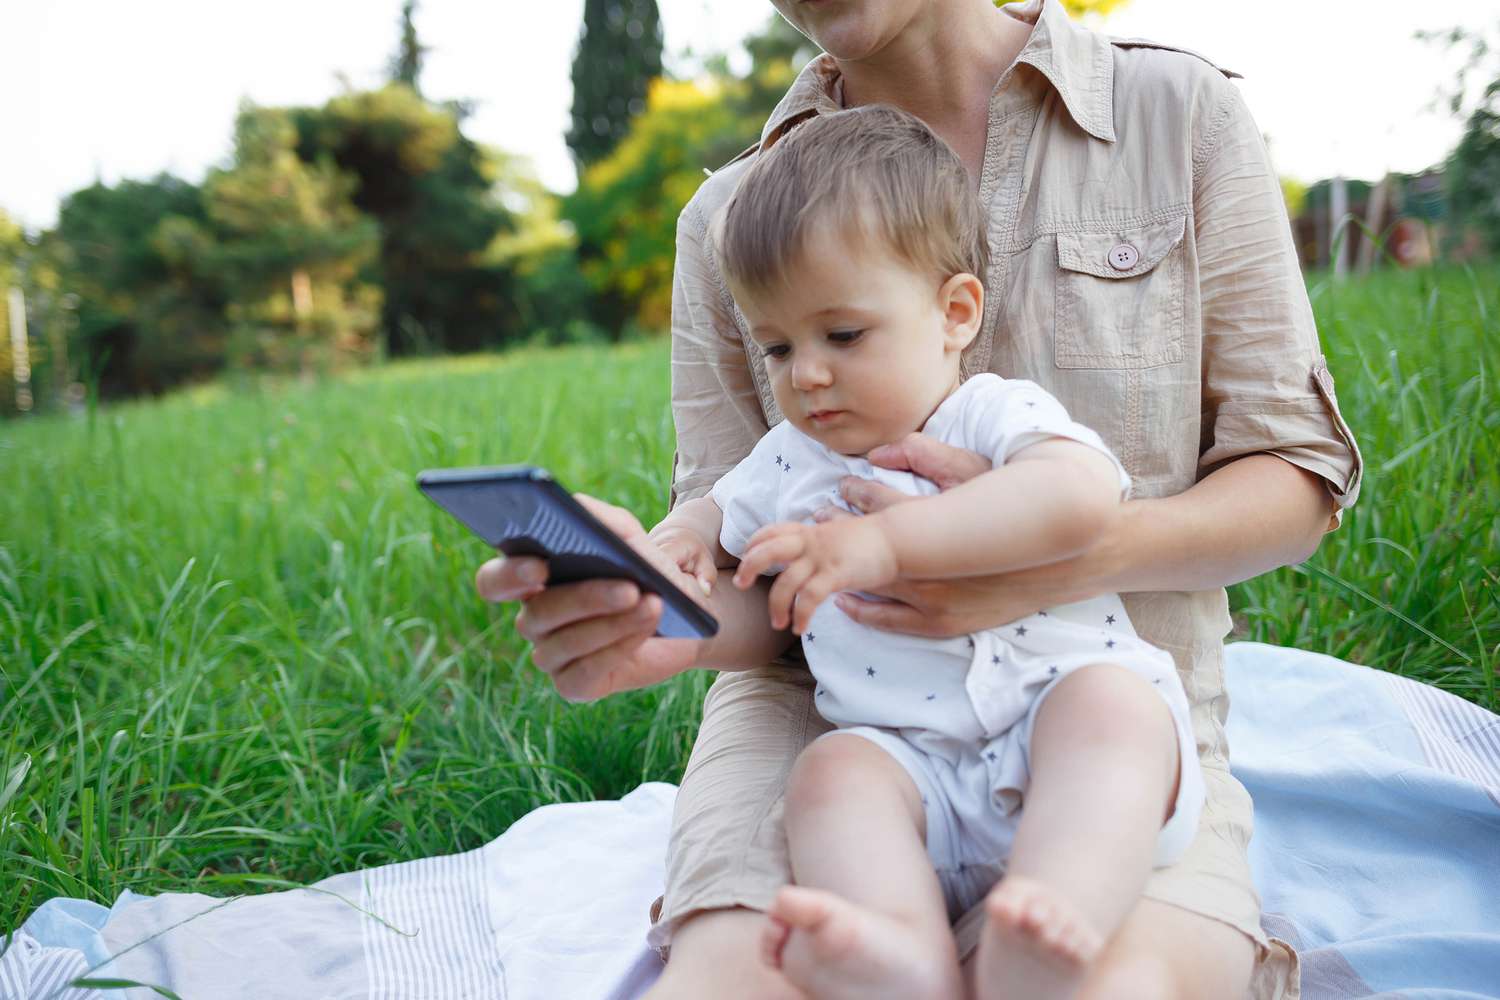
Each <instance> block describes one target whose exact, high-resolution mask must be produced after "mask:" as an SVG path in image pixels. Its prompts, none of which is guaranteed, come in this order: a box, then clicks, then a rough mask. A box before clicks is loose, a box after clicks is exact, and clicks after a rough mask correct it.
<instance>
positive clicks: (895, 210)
mask: <svg viewBox="0 0 1500 1000" xmlns="http://www.w3.org/2000/svg"><path fill="white" fill-rule="evenodd" d="M825 225H826V226H834V227H839V228H841V229H842V230H843V233H842V235H843V236H844V237H845V238H850V239H853V238H863V239H874V240H879V241H880V242H881V243H882V244H884V245H885V246H886V247H887V248H888V249H889V250H891V251H892V252H894V253H895V254H896V255H897V256H898V257H900V258H902V259H904V260H905V261H907V262H908V263H910V264H911V265H912V266H913V267H916V268H920V269H924V270H930V271H931V272H932V273H933V274H934V275H936V276H937V277H938V278H939V279H942V280H945V279H947V278H948V277H951V276H952V275H955V274H959V273H965V272H966V273H968V274H972V275H975V276H976V277H978V278H979V279H980V280H981V281H983V280H984V276H985V270H986V267H987V265H988V264H989V243H988V241H987V240H986V239H985V232H984V220H983V215H982V213H981V211H980V208H979V199H978V198H977V197H976V196H975V194H974V191H973V189H972V187H970V182H969V175H968V172H967V171H966V170H965V169H964V165H963V163H962V161H960V160H959V158H958V155H957V154H956V153H954V152H953V149H952V148H951V147H950V146H949V145H948V144H947V143H946V142H944V141H943V140H942V139H940V138H938V137H937V136H936V135H934V134H933V132H932V130H931V129H929V128H928V127H927V126H926V125H924V124H923V123H922V121H921V119H919V118H917V117H916V116H915V115H912V114H908V113H907V112H905V111H901V110H898V109H896V108H892V107H888V106H885V105H878V104H877V105H866V106H864V107H858V108H851V109H850V110H847V111H836V112H833V113H831V114H820V115H814V116H813V117H811V118H809V119H807V120H806V121H804V122H802V123H801V124H799V125H797V126H796V127H794V128H793V129H792V130H791V131H790V132H788V133H787V134H786V135H784V136H782V138H781V139H780V141H778V142H777V143H776V144H775V145H773V146H772V147H771V148H770V149H769V150H767V151H766V152H764V153H762V154H760V155H758V156H757V158H756V161H755V163H754V165H753V166H751V168H750V169H749V170H748V171H746V173H745V176H744V177H743V178H742V179H741V180H740V183H739V187H737V188H736V189H735V192H734V195H733V197H732V198H731V199H730V200H729V204H728V205H727V206H726V208H725V214H724V216H723V220H722V226H721V228H720V230H719V234H718V251H719V259H720V263H721V265H722V267H723V269H724V272H725V274H726V275H727V276H728V277H729V279H730V281H732V282H734V283H735V284H737V285H739V286H740V287H742V288H747V289H763V288H767V287H769V286H771V285H772V284H773V283H775V282H777V281H779V280H780V279H781V278H783V277H784V275H785V268H787V267H789V266H791V265H792V263H793V262H794V260H795V258H796V256H797V253H798V252H799V251H800V250H801V249H802V246H803V244H804V243H805V241H806V238H807V234H808V232H810V231H811V228H812V227H814V226H825Z"/></svg>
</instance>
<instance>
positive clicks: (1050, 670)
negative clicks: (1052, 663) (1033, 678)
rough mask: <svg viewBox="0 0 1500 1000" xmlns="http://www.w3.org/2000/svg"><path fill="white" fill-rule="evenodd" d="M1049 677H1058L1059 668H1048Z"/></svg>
mask: <svg viewBox="0 0 1500 1000" xmlns="http://www.w3.org/2000/svg"><path fill="white" fill-rule="evenodd" d="M1047 676H1048V677H1056V676H1057V668H1056V667H1048V668H1047Z"/></svg>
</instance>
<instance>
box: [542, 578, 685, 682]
mask: <svg viewBox="0 0 1500 1000" xmlns="http://www.w3.org/2000/svg"><path fill="white" fill-rule="evenodd" d="M524 615H525V611H524V610H523V611H522V614H521V615H518V616H517V617H516V626H517V630H518V631H521V626H522V624H523V623H522V618H523V617H524ZM660 617H661V598H659V597H656V596H654V595H650V594H648V595H646V597H645V599H644V600H642V601H640V602H639V603H638V604H636V605H635V607H633V608H631V609H629V610H628V611H622V612H620V613H618V614H612V615H602V616H598V617H594V618H589V619H586V620H584V621H579V622H575V623H574V624H572V625H568V626H566V627H563V628H559V629H556V630H555V631H553V632H550V633H548V634H546V635H543V636H541V637H540V638H538V639H537V640H535V641H534V642H533V644H532V648H531V662H532V663H534V664H536V666H537V669H539V670H541V671H542V672H543V673H545V674H548V675H549V676H551V677H553V678H554V679H555V678H556V677H557V676H558V674H559V673H561V672H562V671H564V670H566V669H568V668H569V667H570V665H571V664H573V663H574V662H576V661H578V660H581V659H584V658H586V657H589V656H592V655H593V654H594V653H597V652H598V651H600V650H601V649H608V648H609V647H610V646H613V645H617V644H618V643H619V642H620V641H621V640H622V639H624V638H626V637H628V636H631V635H635V634H636V633H638V632H641V631H643V630H646V629H649V630H651V631H652V632H654V631H655V630H656V623H657V620H658V619H659V618H660ZM522 634H523V635H524V634H525V633H524V631H523V632H522Z"/></svg>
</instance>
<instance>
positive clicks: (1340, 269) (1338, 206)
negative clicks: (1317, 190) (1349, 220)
mask: <svg viewBox="0 0 1500 1000" xmlns="http://www.w3.org/2000/svg"><path fill="white" fill-rule="evenodd" d="M1348 213H1349V188H1348V185H1346V184H1345V183H1344V175H1343V174H1339V175H1338V176H1337V177H1335V178H1334V179H1333V184H1332V186H1331V188H1330V190H1329V193H1328V252H1329V254H1330V255H1331V256H1332V257H1333V276H1334V278H1336V279H1343V277H1344V276H1345V275H1347V274H1348V273H1349V254H1348V250H1347V245H1348V244H1347V241H1345V239H1344V228H1343V226H1342V225H1341V223H1342V222H1343V219H1344V216H1345V215H1347V214H1348Z"/></svg>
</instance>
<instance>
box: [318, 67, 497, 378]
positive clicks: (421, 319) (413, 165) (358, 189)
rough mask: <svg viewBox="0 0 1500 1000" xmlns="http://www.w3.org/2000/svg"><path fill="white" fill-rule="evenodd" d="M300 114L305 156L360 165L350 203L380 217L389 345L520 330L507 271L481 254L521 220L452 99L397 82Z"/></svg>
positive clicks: (454, 343) (444, 345) (486, 337)
mask: <svg viewBox="0 0 1500 1000" xmlns="http://www.w3.org/2000/svg"><path fill="white" fill-rule="evenodd" d="M294 119H295V121H296V123H297V129H298V134H299V142H298V153H299V155H300V156H301V157H302V159H304V160H306V161H308V162H318V161H320V160H322V159H328V160H331V161H332V162H333V163H336V164H337V165H338V167H339V169H340V170H342V171H344V172H346V173H348V174H349V175H350V176H351V177H353V178H354V179H355V181H356V182H357V183H356V186H355V188H354V193H353V199H354V204H355V206H356V207H358V208H359V209H360V211H362V212H364V213H366V214H368V215H369V216H370V217H371V218H373V219H374V220H375V221H376V222H377V223H378V224H379V228H380V249H379V256H378V260H377V262H376V264H375V265H374V266H373V268H372V275H371V277H372V280H375V281H377V282H378V284H379V285H380V286H381V287H382V288H383V289H384V291H385V302H384V306H383V308H382V312H381V320H380V326H381V329H382V331H383V334H384V338H385V345H386V349H387V351H388V352H389V353H391V354H410V353H416V352H424V353H425V352H431V351H464V350H475V349H477V348H480V347H485V346H494V345H497V344H499V343H501V342H503V341H504V340H505V339H506V338H507V336H515V335H516V334H517V332H518V325H517V315H516V312H515V307H514V305H513V303H512V299H513V296H514V290H513V286H512V277H511V272H510V270H509V269H508V268H506V267H502V266H498V265H495V264H493V263H490V262H489V261H488V260H487V259H486V256H485V254H486V250H487V249H488V247H489V246H490V244H491V243H492V242H493V241H494V240H495V238H496V237H497V236H499V235H501V234H503V233H505V232H508V231H510V230H511V229H512V228H513V227H514V220H513V219H512V218H511V216H510V214H509V213H508V212H506V210H505V209H504V208H503V207H502V206H501V205H500V204H499V203H498V202H497V201H496V200H495V199H494V198H493V197H492V196H491V194H490V181H489V179H488V178H487V177H486V173H485V165H484V162H483V159H482V156H481V154H480V151H479V149H478V147H477V146H475V145H474V143H473V142H471V141H470V140H469V139H468V138H466V137H465V136H464V135H463V133H462V131H461V130H460V115H459V113H458V110H457V109H455V108H453V107H451V106H440V105H434V104H431V103H429V102H426V101H423V100H422V99H421V98H420V97H418V96H417V94H416V93H415V92H414V91H412V90H411V89H410V88H409V87H406V86H405V85H403V84H391V85H388V86H386V87H384V88H382V89H381V90H376V91H366V92H355V93H349V94H345V95H342V96H340V97H336V98H334V99H333V100H331V101H329V102H328V104H327V105H325V106H324V107H322V108H304V109H300V110H298V111H297V112H295V114H294Z"/></svg>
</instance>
